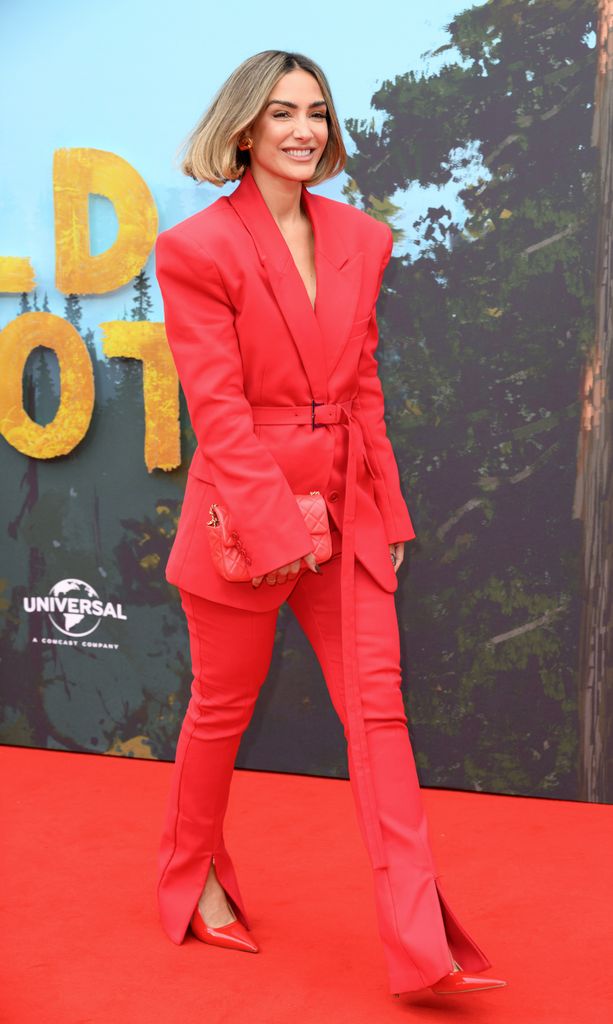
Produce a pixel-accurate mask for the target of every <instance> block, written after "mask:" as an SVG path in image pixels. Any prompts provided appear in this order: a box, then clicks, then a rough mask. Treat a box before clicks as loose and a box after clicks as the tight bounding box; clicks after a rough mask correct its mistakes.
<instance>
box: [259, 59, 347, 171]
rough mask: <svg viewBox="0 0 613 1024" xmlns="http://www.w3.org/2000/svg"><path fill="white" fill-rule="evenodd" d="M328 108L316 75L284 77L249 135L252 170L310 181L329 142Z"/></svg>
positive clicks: (301, 73) (290, 73) (294, 73)
mask: <svg viewBox="0 0 613 1024" xmlns="http://www.w3.org/2000/svg"><path fill="white" fill-rule="evenodd" d="M326 111H327V106H326V103H325V101H324V98H323V96H322V92H321V89H320V88H319V85H318V84H317V81H316V79H315V78H314V77H313V75H310V74H309V72H308V71H303V69H302V68H295V69H294V70H293V71H288V73H287V74H286V75H283V77H282V78H280V79H279V81H278V82H277V84H276V85H275V86H274V88H273V90H272V92H271V93H270V94H269V96H268V102H267V104H266V106H265V107H264V110H262V112H261V113H260V114H259V116H258V117H257V118H256V121H255V123H254V125H253V128H252V130H251V131H250V132H249V133H248V134H249V135H250V137H251V138H252V139H253V146H252V148H251V150H250V151H249V152H250V160H251V166H252V167H254V166H255V165H258V166H259V167H260V168H261V169H262V170H264V171H266V172H267V173H269V174H273V175H277V176H279V177H282V178H286V179H289V180H292V181H308V179H309V178H312V177H313V175H314V173H315V168H316V166H317V163H318V161H319V159H320V158H321V155H322V153H323V151H324V149H325V146H326V142H327V141H328V122H327V121H326Z"/></svg>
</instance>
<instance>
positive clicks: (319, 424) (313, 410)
mask: <svg viewBox="0 0 613 1024" xmlns="http://www.w3.org/2000/svg"><path fill="white" fill-rule="evenodd" d="M325 404H326V403H325V402H316V401H315V399H313V400H312V402H311V430H315V427H325V425H326V424H325V423H316V422H315V406H316V405H325Z"/></svg>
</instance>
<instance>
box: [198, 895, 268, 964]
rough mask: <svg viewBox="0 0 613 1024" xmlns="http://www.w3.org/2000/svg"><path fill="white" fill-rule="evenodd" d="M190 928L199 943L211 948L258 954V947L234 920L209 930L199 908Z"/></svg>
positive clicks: (238, 922) (239, 923)
mask: <svg viewBox="0 0 613 1024" xmlns="http://www.w3.org/2000/svg"><path fill="white" fill-rule="evenodd" d="M190 927H191V929H192V931H193V933H194V935H195V936H196V938H197V939H200V941H201V942H208V943H209V944H210V945H211V946H224V947H225V948H226V949H242V950H244V952H245V953H258V952H259V946H258V945H257V944H256V943H255V942H254V941H253V939H252V938H250V936H249V934H248V932H247V930H246V929H245V927H244V926H243V925H242V924H241V922H240V921H239V920H238V918H236V920H234V921H230V923H229V924H223V925H220V927H219V928H211V927H210V926H209V925H208V924H205V922H204V919H203V917H202V914H201V913H200V908H199V907H198V905H196V909H195V910H194V913H193V914H192V918H191V921H190Z"/></svg>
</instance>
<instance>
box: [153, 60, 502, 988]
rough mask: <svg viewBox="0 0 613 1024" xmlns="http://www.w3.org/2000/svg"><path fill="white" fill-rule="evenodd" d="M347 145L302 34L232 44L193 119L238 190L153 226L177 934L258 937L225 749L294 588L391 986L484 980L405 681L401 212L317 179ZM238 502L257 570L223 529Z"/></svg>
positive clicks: (408, 533) (238, 519)
mask: <svg viewBox="0 0 613 1024" xmlns="http://www.w3.org/2000/svg"><path fill="white" fill-rule="evenodd" d="M345 160H346V152H345V149H344V146H343V143H342V139H341V131H340V126H339V122H338V119H337V116H336V113H335V110H334V107H333V104H332V98H331V95H330V89H329V86H328V83H327V80H326V77H325V75H324V74H323V72H322V71H321V69H320V68H319V67H318V66H317V65H316V64H314V63H313V62H312V61H311V60H309V59H307V58H306V57H304V56H302V55H301V54H291V53H285V52H282V51H273V50H271V51H264V52H262V53H258V54H256V55H255V56H253V57H251V58H249V59H248V60H246V61H245V62H244V63H243V64H241V65H240V66H239V67H238V68H237V69H236V70H235V71H234V72H233V74H232V75H230V77H229V78H228V80H227V81H226V82H225V83H224V85H223V86H222V88H221V89H220V90H219V92H218V93H217V95H216V97H215V98H214V100H213V102H212V104H211V106H210V107H209V109H208V111H207V112H206V113H205V115H204V117H203V118H202V120H201V122H200V124H198V125H197V127H196V128H195V130H194V132H193V133H192V135H191V136H190V138H189V140H188V146H187V150H186V153H185V155H184V159H183V163H182V169H183V170H184V171H185V173H187V174H188V175H190V176H191V177H193V178H194V179H196V180H198V181H204V180H206V181H211V182H213V183H214V184H216V185H222V184H224V182H225V181H227V180H236V179H240V183H239V185H238V187H237V188H236V189H235V191H234V192H233V193H232V194H231V195H230V196H223V197H220V198H219V199H218V200H217V201H216V202H214V203H212V204H211V205H210V206H208V207H207V208H206V209H204V210H202V211H201V212H199V213H197V214H195V215H193V216H191V217H188V218H187V219H186V220H184V221H182V222H181V223H180V224H177V225H175V226H174V227H173V228H171V229H170V230H167V231H164V232H162V233H161V234H160V236H159V238H158V241H157V245H156V273H157V277H158V281H159V284H160V288H161V291H162V296H163V300H164V313H165V323H166V331H167V335H168V341H169V343H170V347H171V350H172V353H173V358H174V360H175V364H176V367H177V371H178V373H179V377H180V380H181V383H182V385H183V389H184V392H185V395H186V399H187V404H188V407H189V412H190V417H191V421H192V425H193V428H194V431H195V434H196V438H197V441H198V447H197V449H196V451H195V453H194V457H193V460H192V463H191V466H190V469H189V474H188V482H187V487H186V491H185V498H184V502H183V508H182V514H181V519H180V522H179V527H178V530H177V536H176V540H175V543H174V545H173V549H172V552H171V556H170V559H169V562H168V566H167V570H166V575H167V579H168V580H169V581H170V582H171V583H173V584H175V585H176V586H177V587H178V588H179V590H180V594H181V600H182V604H183V608H184V611H185V614H186V617H187V623H188V629H189V635H190V649H191V658H192V667H193V677H194V678H193V683H192V690H191V700H190V703H189V706H188V709H187V712H186V715H185V720H184V722H183V725H182V729H181V734H180V737H179V742H178V745H177V756H176V761H175V768H174V774H173V783H172V787H171V793H170V799H169V805H168V812H167V817H166V823H165V828H164V833H163V837H162V843H161V849H160V864H159V886H158V898H159V908H160V915H161V920H162V924H163V927H164V928H165V930H166V932H167V934H168V935H169V937H170V938H171V939H172V940H173V941H174V942H176V943H181V942H182V941H183V938H184V936H185V933H186V931H187V928H188V926H191V930H192V932H193V933H194V934H195V935H196V936H197V937H198V938H200V939H202V940H203V941H205V942H209V943H215V944H217V945H225V946H228V947H231V948H234V949H242V950H246V951H251V952H257V951H258V947H257V944H256V943H255V942H254V941H253V938H252V937H251V936H250V935H249V933H248V931H249V930H250V927H249V922H248V919H247V915H246V912H245V907H244V903H243V899H242V896H241V893H240V890H239V886H238V881H237V878H236V875H235V871H234V867H233V864H232V860H231V858H230V855H229V853H228V850H227V847H226V845H225V842H224V838H223V819H224V815H225V811H226V806H227V801H228V794H229V787H230V781H231V777H232V771H233V767H234V760H235V756H236V752H237V750H238V746H239V743H240V740H241V737H242V734H243V732H244V730H245V729H246V727H247V725H248V723H249V720H250V718H251V715H252V712H253V708H254V705H255V701H256V699H257V695H258V692H259V688H260V686H261V685H262V683H263V681H264V679H265V678H266V674H267V671H268V667H269V664H270V658H271V653H272V647H273V641H274V635H275V624H276V619H277V615H278V609H279V606H280V605H281V604H282V603H283V602H284V601H287V602H288V603H289V605H290V607H291V608H292V610H293V611H294V613H295V615H296V616H297V618H298V621H299V622H300V624H301V626H302V628H303V630H304V632H305V634H306V636H307V637H308V639H309V641H310V642H311V644H312V645H313V648H314V650H315V653H316V654H317V657H318V659H319V661H320V664H321V667H322V671H323V674H324V677H325V679H326V683H327V685H328V688H329V692H330V696H331V699H332V701H333V704H334V707H335V709H336V711H337V713H338V715H339V717H340V719H341V721H342V723H343V725H344V727H345V735H346V736H347V739H348V762H349V773H350V778H351V785H352V791H353V793H354V797H355V803H356V810H357V816H358V822H359V826H360V830H361V833H362V836H363V839H364V842H365V844H366V846H367V849H368V852H369V855H370V858H371V862H372V867H373V873H374V883H375V900H376V907H377V914H378V922H379V928H380V934H381V938H382V941H383V946H384V950H385V954H386V962H387V966H388V973H389V981H390V987H391V991H392V992H393V993H394V994H397V993H400V992H404V991H414V990H417V989H420V988H424V987H428V986H431V987H433V988H434V990H435V991H437V992H441V993H444V992H458V991H474V990H475V989H483V988H486V987H495V986H497V985H500V984H504V983H503V982H496V981H494V980H493V979H486V980H484V979H480V978H470V977H468V976H467V975H466V974H465V973H464V971H463V970H461V969H460V968H459V966H458V964H457V963H456V962H455V960H454V957H455V956H457V957H458V958H459V959H460V960H461V961H462V964H463V967H465V968H468V969H469V970H474V971H482V970H484V969H486V968H487V967H489V966H490V963H489V961H488V960H487V959H486V957H485V955H484V954H483V953H482V952H481V950H480V949H479V948H478V946H477V945H476V944H475V943H474V942H473V941H472V939H471V938H470V937H469V936H468V934H467V933H466V932H465V931H464V929H463V928H462V926H461V925H460V924H459V922H458V921H457V920H456V918H455V917H454V916H453V914H452V912H451V910H450V908H449V907H448V905H447V903H446V901H445V900H444V897H443V896H442V894H441V893H440V890H439V885H438V880H437V878H436V874H435V868H434V865H433V861H432V856H431V852H430V847H429V843H428V838H427V832H426V823H425V818H424V812H423V809H422V805H421V800H420V792H419V783H418V780H417V775H416V772H415V765H414V761H413V756H412V752H411V747H410V741H409V735H408V731H407V719H406V715H405V712H404V706H403V702H402V695H401V689H400V681H401V675H400V650H399V637H398V622H397V618H396V610H395V601H394V596H393V595H394V591H395V590H396V589H397V587H398V581H397V578H396V573H397V571H398V569H399V567H400V565H401V564H402V561H403V556H404V542H405V541H407V540H410V539H411V538H413V537H414V536H415V533H414V530H413V527H412V524H411V520H410V516H409V513H408V510H407V507H406V504H405V502H404V500H403V498H402V494H401V490H400V481H399V475H398V468H397V465H396V461H395V458H394V454H393V451H392V447H391V444H390V442H389V439H388V437H387V435H386V429H385V422H384V418H383V413H384V406H383V395H382V391H381V384H380V381H379V378H378V376H377V362H376V360H375V357H374V352H375V349H376V345H377V322H376V315H375V303H376V299H377V295H378V292H379V288H380V285H381V280H382V277H383V272H384V269H385V266H386V264H387V262H388V260H389V258H390V255H391V249H392V233H391V231H390V229H389V227H388V226H387V225H385V224H383V223H381V222H379V221H377V220H375V219H374V218H372V217H370V216H368V215H367V214H365V213H364V212H362V211H360V210H358V209H357V208H354V207H351V206H348V205H347V204H345V203H341V202H337V201H335V200H331V199H327V198H325V197H322V196H317V195H313V194H311V193H310V192H308V191H307V189H306V187H305V185H306V184H307V183H308V184H311V185H315V184H317V183H319V182H321V181H324V180H326V179H327V178H330V177H332V176H334V175H335V174H338V173H339V172H340V171H341V170H342V168H343V167H344V164H345ZM309 491H320V492H321V494H323V496H324V498H325V502H326V507H327V511H328V514H329V518H330V523H331V528H332V537H333V547H332V557H331V558H330V559H329V560H327V561H326V562H325V564H324V565H323V568H320V567H319V566H318V565H317V563H316V561H315V557H314V555H313V545H312V541H311V535H310V533H309V530H308V528H307V526H306V523H305V520H304V519H303V516H302V513H301V511H300V509H299V507H298V504H297V502H296V499H295V497H294V495H296V494H304V493H308V492H309ZM212 502H220V503H222V504H223V505H225V506H226V508H227V510H228V512H229V514H230V515H231V518H232V523H233V526H234V528H235V530H236V532H237V534H238V538H239V541H240V544H241V550H242V552H243V554H244V556H245V557H246V558H248V559H250V563H249V564H250V573H251V579H250V581H243V582H230V581H228V580H227V579H225V578H224V577H222V576H221V575H220V573H219V572H218V571H217V569H216V567H215V565H214V564H213V561H212V558H211V554H210V551H209V548H208V539H207V530H206V524H207V521H208V518H209V508H210V505H211V503H212Z"/></svg>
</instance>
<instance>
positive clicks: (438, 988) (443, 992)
mask: <svg viewBox="0 0 613 1024" xmlns="http://www.w3.org/2000/svg"><path fill="white" fill-rule="evenodd" d="M453 964H454V968H453V970H452V971H450V972H449V974H445V975H444V977H442V978H440V979H439V981H436V982H435V983H434V985H430V991H431V992H434V994H435V995H437V996H458V995H462V994H463V993H465V992H486V991H487V990H488V989H491V988H503V987H504V986H505V985H506V981H501V980H499V979H498V978H473V977H471V976H470V975H469V974H466V973H465V972H464V971H463V970H462V968H461V967H460V965H459V964H458V963H456V961H455V960H454V961H453ZM407 994H409V993H407ZM394 995H395V996H396V998H398V997H399V996H401V995H403V993H402V992H394Z"/></svg>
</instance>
